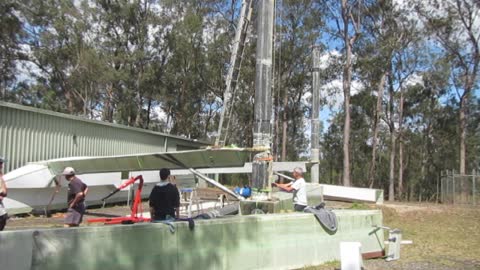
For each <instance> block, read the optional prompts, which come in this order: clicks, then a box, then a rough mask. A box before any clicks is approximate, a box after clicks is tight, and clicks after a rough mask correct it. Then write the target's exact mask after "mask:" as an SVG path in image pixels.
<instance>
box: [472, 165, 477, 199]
mask: <svg viewBox="0 0 480 270" xmlns="http://www.w3.org/2000/svg"><path fill="white" fill-rule="evenodd" d="M475 173H476V172H475V169H473V170H472V202H473V205H477V204H476V201H475V193H476V192H475Z"/></svg>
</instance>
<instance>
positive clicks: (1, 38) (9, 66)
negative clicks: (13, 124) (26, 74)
mask: <svg viewBox="0 0 480 270" xmlns="http://www.w3.org/2000/svg"><path fill="white" fill-rule="evenodd" d="M18 11H19V4H18V3H17V2H16V1H10V0H5V1H1V3H0V25H1V27H0V70H2V72H1V75H0V97H1V99H6V98H7V88H9V87H10V86H11V84H12V83H14V82H15V74H16V68H15V65H16V60H19V59H22V58H25V56H24V55H23V54H22V52H21V51H20V43H21V39H22V37H23V36H24V32H23V31H22V23H21V21H20V19H19V18H18V16H17V14H16V13H18Z"/></svg>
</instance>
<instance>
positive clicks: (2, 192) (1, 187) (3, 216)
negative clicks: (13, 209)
mask: <svg viewBox="0 0 480 270" xmlns="http://www.w3.org/2000/svg"><path fill="white" fill-rule="evenodd" d="M4 162H5V159H4V158H3V157H0V231H3V228H5V225H6V224H7V219H8V215H7V210H5V207H4V206H3V198H5V197H7V185H6V184H5V180H3V163H4Z"/></svg>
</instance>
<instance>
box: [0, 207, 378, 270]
mask: <svg viewBox="0 0 480 270" xmlns="http://www.w3.org/2000/svg"><path fill="white" fill-rule="evenodd" d="M336 214H337V217H338V222H339V228H338V231H337V232H336V233H335V234H329V233H327V232H326V231H325V230H324V229H323V228H322V226H321V225H320V224H319V223H318V221H317V220H316V219H315V217H314V216H313V215H312V214H307V213H289V214H268V215H252V216H237V217H232V218H222V219H214V220H198V221H196V224H195V228H194V230H189V228H188V224H187V223H186V222H177V223H174V229H175V232H173V233H172V232H171V231H170V228H169V226H168V225H165V224H161V223H144V224H134V225H116V226H88V227H80V228H70V229H63V228H62V229H46V230H24V231H4V232H0V243H1V244H0V261H1V262H2V269H16V270H26V269H49V270H55V269H62V270H65V269H69V270H73V269H119V270H120V269H128V270H131V269H182V270H184V269H242V270H243V269H292V268H299V267H303V266H308V265H318V264H321V263H323V262H327V261H332V260H338V259H339V257H340V251H339V244H340V242H341V241H358V242H361V243H362V253H371V252H380V251H383V249H384V246H383V240H384V237H383V231H381V230H380V231H377V232H374V230H373V228H372V226H373V225H381V224H382V214H381V212H380V211H377V210H360V211H355V210H339V211H336Z"/></svg>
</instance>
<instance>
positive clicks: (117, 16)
mask: <svg viewBox="0 0 480 270" xmlns="http://www.w3.org/2000/svg"><path fill="white" fill-rule="evenodd" d="M347 2H348V5H349V6H350V7H351V8H352V11H353V16H354V17H355V18H357V19H358V18H360V20H361V27H360V28H359V29H357V31H359V35H358V36H357V39H356V41H355V42H354V47H353V52H354V66H353V70H352V71H353V74H352V75H353V80H354V81H356V82H357V85H360V86H361V87H359V89H355V90H358V91H352V95H351V116H350V117H351V132H350V133H351V135H350V155H351V159H350V167H351V172H350V174H351V180H352V183H353V185H355V186H368V185H369V184H370V183H369V179H368V178H369V168H370V166H371V165H372V161H371V160H372V153H373V151H376V157H375V160H374V164H375V165H376V166H375V171H374V173H373V175H374V179H375V182H374V183H375V185H374V187H375V188H381V189H387V188H388V185H389V183H388V180H389V177H390V153H392V152H393V153H395V154H396V155H395V157H394V158H395V160H394V164H395V168H394V177H395V179H397V178H398V175H399V172H398V167H399V165H400V163H402V164H403V178H404V185H405V187H406V188H405V192H406V193H407V194H406V195H405V194H404V195H402V198H401V199H404V198H409V199H422V200H425V199H427V200H433V199H434V198H435V194H436V189H437V181H438V175H439V172H440V171H442V170H445V169H453V168H457V167H459V165H460V160H459V152H460V147H459V145H460V143H461V139H460V138H461V132H460V130H461V126H460V125H459V122H460V121H459V113H460V111H461V110H464V112H466V113H467V114H466V115H467V118H466V122H465V128H466V131H467V132H466V138H465V145H466V147H465V148H466V152H467V155H466V156H467V158H466V165H467V166H466V167H467V169H468V170H472V169H478V168H479V166H480V157H479V156H480V154H479V153H480V149H479V147H480V139H479V138H480V128H479V126H478V122H479V121H480V120H479V119H480V113H479V111H480V103H479V96H478V94H477V93H478V69H479V68H478V60H479V59H480V58H479V57H478V42H477V43H475V42H474V38H476V36H475V35H474V36H471V35H470V36H469V35H468V30H472V29H473V28H472V27H470V28H469V27H468V25H470V24H471V23H472V22H473V21H475V20H476V23H477V24H474V25H478V18H477V17H478V16H477V17H474V16H473V17H472V16H470V15H472V14H473V13H472V12H477V13H478V9H479V7H478V5H473V4H472V1H471V0H462V1H458V5H457V6H452V5H451V3H450V2H448V3H447V2H445V3H443V2H441V1H437V0H432V1H428V3H430V2H434V3H435V4H436V6H437V8H438V9H441V8H445V12H444V13H439V14H443V15H445V16H443V17H442V16H437V15H438V14H437V15H435V14H434V13H432V12H429V10H431V9H428V7H429V6H428V4H426V3H427V2H422V1H418V0H411V2H412V3H410V4H409V5H407V7H399V6H396V5H395V3H396V2H395V1H374V0H372V1H370V0H369V1H347ZM240 3H241V2H240V1H239V0H229V1H221V0H209V1H203V0H188V1H186V0H185V1H173V0H168V1H158V0H153V1H151V0H134V1H131V0H118V1H108V0H98V1H87V0H81V1H63V0H48V1H44V0H25V1H11V0H4V1H1V3H0V25H1V27H0V44H1V46H0V69H1V71H2V72H1V75H0V97H1V99H2V100H7V101H12V102H17V103H21V104H25V105H30V106H35V107H39V108H44V109H49V110H54V111H59V112H65V113H70V114H76V115H83V116H85V117H88V118H93V119H102V120H104V121H108V122H116V123H120V124H124V125H129V126H135V127H140V128H146V129H151V130H156V131H161V132H166V133H172V134H175V135H180V136H186V137H190V138H195V139H202V140H213V136H215V132H216V131H217V127H218V121H219V114H220V109H221V108H222V106H223V102H224V96H223V95H224V94H223V93H224V90H225V75H226V73H227V70H228V65H229V60H230V55H231V47H232V44H231V43H232V40H233V37H234V34H235V29H236V23H237V20H238V14H239V9H240ZM359 4H361V5H362V7H359V6H358V5H359ZM340 6H341V1H337V0H334V1H333V0H332V1H330V0H329V1H314V0H305V1H303V0H302V1H294V0H283V1H277V2H276V12H275V14H276V17H275V43H274V63H273V70H274V79H273V82H274V88H273V93H272V96H273V99H274V101H273V104H274V108H273V111H274V116H275V118H274V119H273V120H274V125H273V127H272V134H273V139H274V152H273V154H274V155H275V157H276V158H278V159H281V158H282V157H281V153H282V148H285V150H286V156H285V157H284V158H285V159H286V160H291V161H292V160H300V159H306V157H305V154H307V153H308V152H309V150H308V146H309V139H310V138H309V132H308V130H307V125H306V124H305V123H306V122H307V121H309V118H310V116H311V114H312V112H311V106H310V104H309V102H311V101H310V99H309V94H310V93H311V92H312V89H311V84H312V76H311V67H312V54H311V50H312V45H317V46H319V47H320V48H321V50H322V52H323V53H325V54H327V53H331V56H332V57H331V59H330V60H331V61H330V62H331V63H329V65H326V63H323V62H322V63H321V64H322V66H328V67H327V68H322V69H321V70H320V80H321V85H322V91H321V99H322V104H321V105H322V106H323V108H330V109H333V108H334V107H335V105H334V104H337V105H341V104H339V102H336V101H337V100H342V95H341V92H342V91H341V89H340V88H341V87H340V88H338V87H326V86H327V85H328V84H330V83H332V82H335V81H336V80H341V79H342V77H341V74H342V73H343V68H344V63H343V60H344V59H343V56H342V55H341V54H343V50H344V48H343V45H344V44H343V40H342V39H341V36H342V34H343V33H342V32H339V29H341V28H342V26H341V25H337V23H340V24H341V21H342V17H341V15H342V14H341V12H340V11H341V8H340ZM413 7H414V8H415V10H406V9H405V8H413ZM412 14H414V15H418V16H414V15H412ZM256 16H257V9H256V7H254V13H253V18H252V21H251V23H250V28H249V33H248V38H247V43H246V45H245V49H244V56H243V59H242V66H241V70H240V74H239V78H238V81H237V82H236V88H235V93H234V95H233V97H232V103H231V104H232V107H231V116H230V117H229V121H228V123H227V125H228V126H229V129H228V131H227V141H226V144H234V145H238V146H239V147H248V146H251V144H252V141H253V134H252V133H253V110H254V102H255V100H254V92H255V77H256V70H255V67H256V61H257V59H256V57H255V50H256V40H255V38H256V29H255V28H256ZM415 17H418V18H415ZM462 18H464V19H465V20H462ZM475 18H476V19H475ZM412 19H422V24H423V25H425V29H420V28H418V27H417V26H418V25H419V24H417V21H416V20H412ZM355 31H356V30H355V29H354V27H353V24H352V22H350V24H349V29H348V35H350V36H353V35H354V34H355ZM465 38H467V39H465ZM468 38H469V39H468ZM475 44H476V46H477V47H475ZM475 49H477V51H476V50H475ZM332 51H335V53H332ZM337 54H338V55H337ZM476 55H477V56H476ZM322 61H323V58H322ZM323 64H325V65H323ZM475 65H476V66H477V69H475ZM21 67H23V68H21ZM385 74H387V75H388V76H387V81H386V84H385V87H383V88H382V87H381V86H380V91H383V92H382V93H385V94H384V98H383V100H381V109H380V112H378V113H379V115H380V122H379V123H377V125H378V127H379V131H378V138H377V139H378V140H377V142H378V144H377V145H376V147H375V148H376V149H373V148H374V147H373V146H372V138H373V131H374V125H375V121H376V115H377V114H376V113H377V112H376V103H377V95H378V89H379V84H380V81H381V78H382V76H383V75H385ZM412 77H415V78H417V83H416V84H415V83H411V78H412ZM25 78H26V79H25ZM324 86H325V87H324ZM387 87H388V88H387ZM401 97H403V113H402V118H401V119H400V105H401ZM334 99H335V100H334ZM462 101H464V102H463V103H462ZM340 103H341V102H340ZM390 108H391V110H390ZM344 116H345V113H344V112H343V110H342V109H339V110H335V109H333V110H332V118H331V119H329V123H328V124H329V125H328V127H327V128H325V130H324V131H323V133H322V136H321V139H320V140H321V141H320V147H321V159H320V181H321V182H324V183H331V184H339V183H341V180H342V177H343V175H342V174H343V163H342V161H343V148H342V143H343V129H344V121H343V119H344ZM322 120H323V119H322ZM284 124H285V125H286V126H287V129H286V133H285V134H283V125H284ZM392 134H393V135H394V136H396V137H395V138H396V139H397V145H396V146H395V147H393V148H392V146H391V144H390V137H391V135H392ZM283 136H286V143H285V145H283V143H282V138H283ZM400 144H402V145H403V152H404V157H403V160H400V159H399V157H398V152H399V145H400ZM225 181H226V182H229V183H236V184H237V183H238V184H240V183H244V182H245V181H248V177H247V176H241V177H240V178H238V179H231V178H229V179H225ZM235 181H236V182H235ZM397 187H398V186H396V187H395V188H397Z"/></svg>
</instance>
